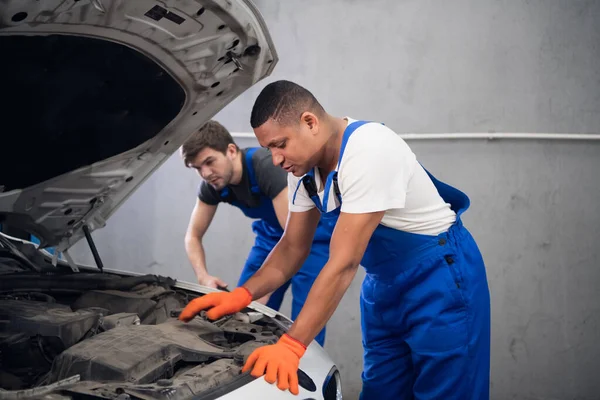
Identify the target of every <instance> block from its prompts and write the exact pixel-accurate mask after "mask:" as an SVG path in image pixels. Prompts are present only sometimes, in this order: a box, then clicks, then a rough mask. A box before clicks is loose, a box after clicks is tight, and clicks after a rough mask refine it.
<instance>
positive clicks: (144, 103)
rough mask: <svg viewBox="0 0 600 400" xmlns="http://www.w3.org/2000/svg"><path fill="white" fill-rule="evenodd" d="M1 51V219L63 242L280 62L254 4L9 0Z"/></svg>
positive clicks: (1, 11)
mask: <svg viewBox="0 0 600 400" xmlns="http://www.w3.org/2000/svg"><path fill="white" fill-rule="evenodd" d="M0 55H1V59H2V62H0V77H1V78H0V79H1V87H2V94H3V101H2V107H1V108H0V121H2V124H1V125H0V129H1V138H2V141H1V145H0V149H1V152H0V224H6V225H9V226H12V227H15V228H18V229H23V230H26V231H28V232H29V233H31V234H33V235H35V236H37V237H38V238H39V239H40V241H41V243H40V246H41V247H47V246H55V247H56V248H57V250H58V251H64V250H66V249H68V248H69V247H70V246H71V245H73V244H74V243H76V242H77V241H78V240H79V239H81V238H82V237H83V235H84V231H85V230H89V232H91V231H93V230H95V229H98V228H101V227H103V226H104V225H105V221H106V219H107V218H109V217H110V215H111V214H112V213H113V212H114V211H115V210H116V209H117V208H118V207H119V206H120V205H121V204H122V203H123V201H125V199H126V198H127V197H128V196H129V195H130V194H131V193H132V192H133V191H134V190H135V189H136V188H137V187H139V186H140V185H141V184H142V182H143V181H144V180H145V179H146V178H147V177H148V176H149V175H150V174H151V173H152V172H153V171H154V170H155V169H156V168H158V167H159V166H160V165H161V164H162V163H163V162H164V161H166V160H167V158H168V157H169V156H170V155H172V154H173V153H174V152H175V151H177V150H178V148H179V147H180V146H181V144H182V143H183V142H184V140H185V139H186V138H187V137H188V136H189V135H190V134H192V133H193V132H194V131H195V130H196V129H198V128H199V127H200V126H201V125H202V124H203V123H204V122H206V121H207V120H209V119H210V118H212V117H213V116H214V115H215V114H216V113H217V112H219V111H220V110H221V109H222V108H223V107H225V106H226V105H227V104H229V103H230V102H231V101H232V100H234V99H235V98H236V97H237V96H239V95H240V94H241V93H242V92H244V91H245V90H246V89H248V88H249V87H251V86H252V85H254V84H255V83H256V82H258V81H259V80H261V79H263V78H264V77H266V76H268V75H269V74H270V73H271V71H272V69H273V67H274V66H275V64H276V63H277V60H278V59H277V53H276V51H275V49H274V46H273V43H272V40H271V38H270V36H269V34H268V31H267V29H266V27H265V24H264V22H263V20H262V18H261V16H260V14H259V13H258V11H257V10H256V8H255V7H254V6H253V5H252V4H251V2H250V1H247V0H181V1H174V0H166V1H155V0H135V1H129V0H128V1H125V0H18V1H17V0H12V1H11V0H5V1H2V2H0Z"/></svg>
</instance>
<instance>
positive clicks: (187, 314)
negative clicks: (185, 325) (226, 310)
mask: <svg viewBox="0 0 600 400" xmlns="http://www.w3.org/2000/svg"><path fill="white" fill-rule="evenodd" d="M215 304H216V299H214V298H213V297H211V296H210V294H207V295H205V296H202V297H200V298H197V299H194V300H192V301H190V302H189V303H188V305H187V306H185V308H184V309H183V310H182V311H181V314H179V319H180V320H181V321H186V322H188V321H190V320H191V319H193V318H194V317H195V316H196V314H198V313H199V312H200V311H202V310H204V309H206V308H209V307H213V306H214V305H215Z"/></svg>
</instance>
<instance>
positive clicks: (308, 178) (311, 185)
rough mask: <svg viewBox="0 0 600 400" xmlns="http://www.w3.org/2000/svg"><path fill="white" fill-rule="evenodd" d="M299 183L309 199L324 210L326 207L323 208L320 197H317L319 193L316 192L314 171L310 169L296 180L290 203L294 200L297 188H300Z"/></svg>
mask: <svg viewBox="0 0 600 400" xmlns="http://www.w3.org/2000/svg"><path fill="white" fill-rule="evenodd" d="M300 184H303V185H304V189H306V193H308V196H309V197H310V199H311V200H312V201H313V203H315V205H316V206H317V208H318V209H319V211H321V212H326V211H327V209H324V208H323V206H322V205H321V199H320V198H319V194H318V192H317V183H316V182H315V171H314V170H310V171H309V172H308V173H307V174H306V175H304V176H303V177H302V179H300V180H299V181H298V185H296V190H295V191H294V197H293V198H292V204H294V202H295V201H296V195H297V194H298V189H300Z"/></svg>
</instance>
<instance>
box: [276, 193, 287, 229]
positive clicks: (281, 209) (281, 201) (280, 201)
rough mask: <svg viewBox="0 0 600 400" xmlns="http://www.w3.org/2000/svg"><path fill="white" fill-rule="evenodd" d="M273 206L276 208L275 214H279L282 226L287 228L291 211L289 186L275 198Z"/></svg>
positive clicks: (278, 217) (278, 218)
mask: <svg viewBox="0 0 600 400" xmlns="http://www.w3.org/2000/svg"><path fill="white" fill-rule="evenodd" d="M273 208H274V209H275V214H276V215H277V220H278V221H279V224H280V225H281V228H282V229H285V224H286V223H287V218H288V211H289V207H288V188H287V186H286V187H285V188H283V190H282V191H281V192H279V194H278V195H277V196H275V198H274V199H273Z"/></svg>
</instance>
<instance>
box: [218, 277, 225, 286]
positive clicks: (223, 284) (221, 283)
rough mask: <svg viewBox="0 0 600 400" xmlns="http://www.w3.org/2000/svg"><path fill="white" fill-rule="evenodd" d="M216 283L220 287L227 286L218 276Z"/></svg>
mask: <svg viewBox="0 0 600 400" xmlns="http://www.w3.org/2000/svg"><path fill="white" fill-rule="evenodd" d="M217 284H218V285H219V286H221V287H227V284H226V283H225V282H223V281H222V280H220V279H219V278H217Z"/></svg>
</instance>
